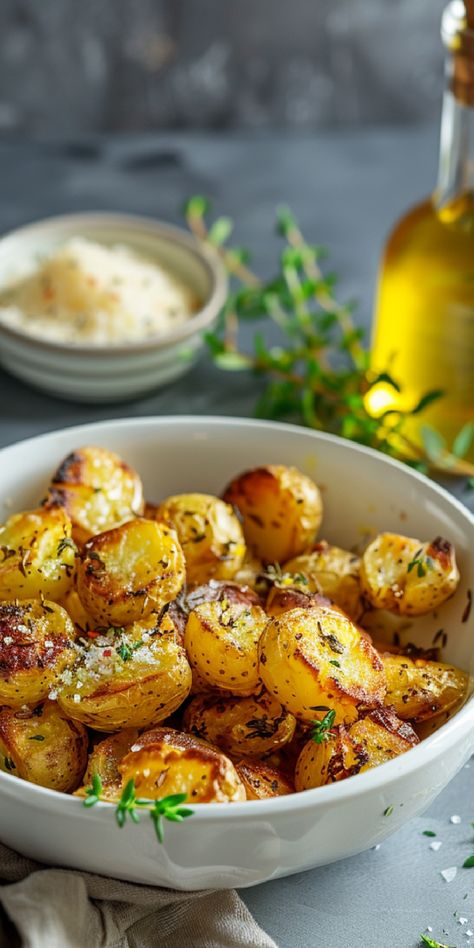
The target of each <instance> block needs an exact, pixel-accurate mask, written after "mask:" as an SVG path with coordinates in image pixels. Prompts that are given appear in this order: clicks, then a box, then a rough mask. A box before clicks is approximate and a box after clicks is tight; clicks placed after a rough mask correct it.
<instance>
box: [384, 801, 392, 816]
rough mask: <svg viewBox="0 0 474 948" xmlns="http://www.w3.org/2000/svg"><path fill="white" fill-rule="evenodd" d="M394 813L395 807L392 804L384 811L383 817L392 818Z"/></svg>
mask: <svg viewBox="0 0 474 948" xmlns="http://www.w3.org/2000/svg"><path fill="white" fill-rule="evenodd" d="M392 813H393V805H392V804H390V806H388V807H387V808H386V809H385V810H384V811H383V815H384V816H391V815H392Z"/></svg>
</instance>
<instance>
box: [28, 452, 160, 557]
mask: <svg viewBox="0 0 474 948" xmlns="http://www.w3.org/2000/svg"><path fill="white" fill-rule="evenodd" d="M44 503H45V506H46V507H50V506H52V507H58V506H59V507H63V508H64V510H65V511H66V512H67V514H68V516H69V518H70V520H71V521H72V535H73V537H74V540H75V541H76V543H78V544H83V543H85V542H86V540H89V539H90V537H93V536H96V534H97V533H103V532H104V530H111V529H112V527H118V526H120V524H122V523H125V521H127V520H131V519H132V517H134V516H140V515H141V514H142V512H143V507H144V502H143V488H142V482H141V480H140V478H139V476H138V474H137V473H136V472H135V471H134V470H132V468H130V467H129V466H128V464H125V462H124V461H122V459H121V458H119V456H118V454H114V452H113V451H106V450H105V449H104V448H94V447H86V448H79V449H78V450H77V451H74V452H73V453H72V454H69V455H68V456H67V458H65V459H64V461H62V463H61V464H60V465H59V467H58V469H57V471H56V473H55V474H54V475H53V479H52V483H51V485H50V487H49V489H48V494H47V496H46V499H45V501H44Z"/></svg>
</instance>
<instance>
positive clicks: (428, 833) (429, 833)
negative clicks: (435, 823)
mask: <svg viewBox="0 0 474 948" xmlns="http://www.w3.org/2000/svg"><path fill="white" fill-rule="evenodd" d="M421 835H422V836H436V833H433V830H423V832H422V834H421Z"/></svg>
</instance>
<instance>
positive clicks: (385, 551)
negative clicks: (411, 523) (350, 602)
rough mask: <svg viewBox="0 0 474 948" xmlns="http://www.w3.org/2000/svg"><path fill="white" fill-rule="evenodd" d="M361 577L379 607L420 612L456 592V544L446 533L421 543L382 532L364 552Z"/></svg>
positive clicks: (403, 612) (408, 613)
mask: <svg viewBox="0 0 474 948" xmlns="http://www.w3.org/2000/svg"><path fill="white" fill-rule="evenodd" d="M360 578H361V585H362V591H363V593H364V595H365V596H366V597H367V599H368V601H369V602H370V604H371V605H372V606H375V608H376V609H388V610H389V611H390V612H395V613H397V615H404V616H420V615H423V614H424V613H426V612H431V610H432V609H436V608H437V607H438V606H440V605H441V604H442V603H443V602H444V601H445V600H446V599H449V597H450V596H452V595H453V593H454V592H455V590H456V587H457V585H458V582H459V571H458V568H457V566H456V557H455V553H454V547H453V546H452V544H451V543H449V541H448V540H443V539H442V537H436V539H435V540H433V542H432V543H421V542H420V540H414V539H412V538H411V537H404V536H399V535H398V534H396V533H381V534H380V535H379V536H378V537H376V538H375V540H373V541H372V543H370V544H369V546H368V547H367V549H366V551H365V553H364V554H363V556H362V561H361V569H360Z"/></svg>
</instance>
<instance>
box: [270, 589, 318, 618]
mask: <svg viewBox="0 0 474 948" xmlns="http://www.w3.org/2000/svg"><path fill="white" fill-rule="evenodd" d="M330 605H331V600H330V599H327V598H326V596H320V595H319V593H307V592H303V591H302V590H301V589H295V588H292V589H291V588H290V589H288V588H287V589H281V588H280V587H279V586H273V587H272V589H270V592H269V593H268V598H267V601H266V604H265V612H266V613H267V616H271V617H272V618H274V617H275V616H281V615H283V613H284V612H291V610H292V609H316V608H318V606H330Z"/></svg>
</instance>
